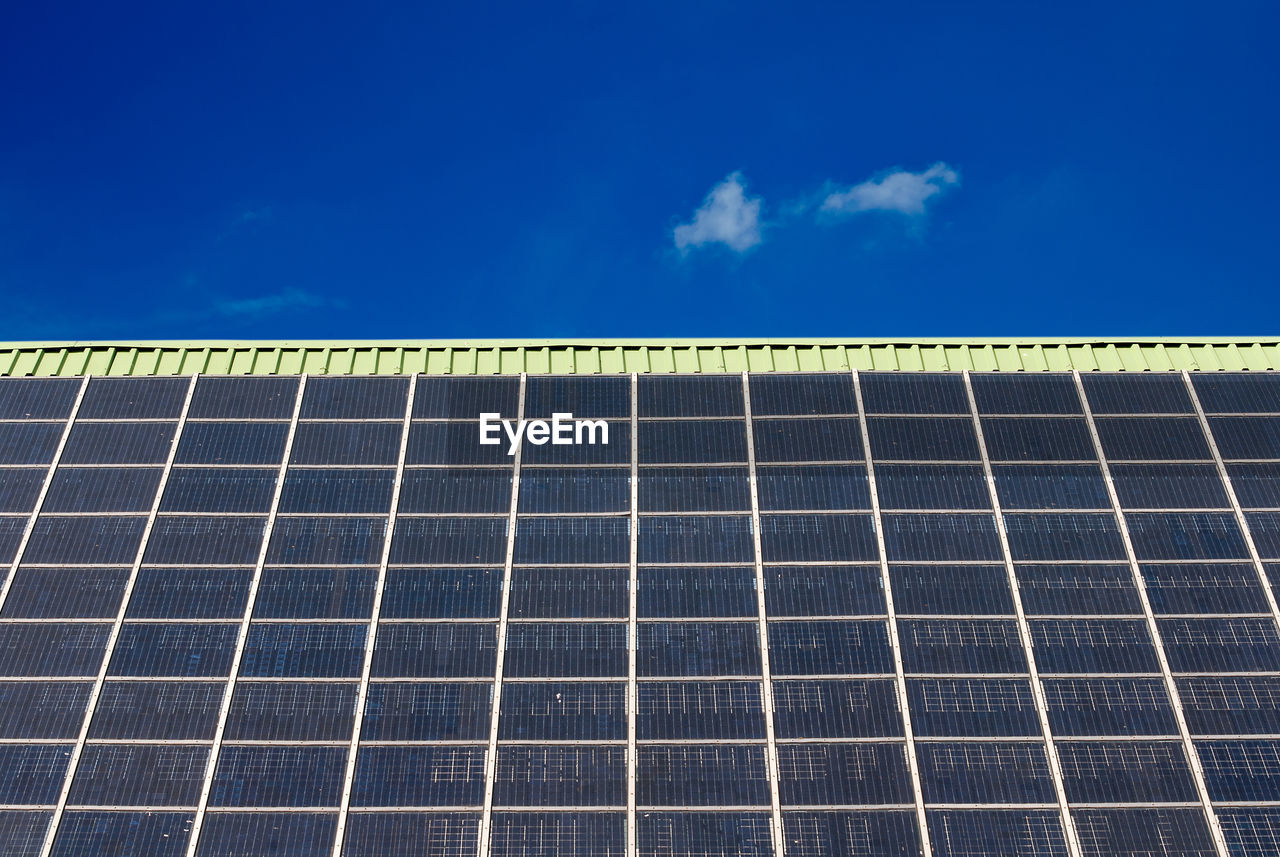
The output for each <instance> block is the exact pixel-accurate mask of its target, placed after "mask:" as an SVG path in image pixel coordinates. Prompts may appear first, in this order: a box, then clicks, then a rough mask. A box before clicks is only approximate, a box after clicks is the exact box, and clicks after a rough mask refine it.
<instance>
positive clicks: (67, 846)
mask: <svg viewBox="0 0 1280 857" xmlns="http://www.w3.org/2000/svg"><path fill="white" fill-rule="evenodd" d="M194 819H195V814H194V813H191V812H68V813H65V814H64V815H63V816H62V820H61V821H60V822H59V823H58V834H57V836H56V837H55V838H54V840H53V850H52V851H51V852H50V853H51V854H52V855H56V857H81V855H84V854H104V855H105V854H121V855H124V854H127V855H129V857H182V855H184V854H186V853H187V842H188V840H189V838H190V836H191V823H192V822H193V821H194ZM37 853H38V852H37ZM202 853H204V852H202Z"/></svg>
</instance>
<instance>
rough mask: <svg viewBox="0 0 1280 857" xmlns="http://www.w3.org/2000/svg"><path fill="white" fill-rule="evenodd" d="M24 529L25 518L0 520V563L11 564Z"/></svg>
mask: <svg viewBox="0 0 1280 857" xmlns="http://www.w3.org/2000/svg"><path fill="white" fill-rule="evenodd" d="M26 529H27V518H0V563H2V564H5V565H7V564H9V563H10V562H13V559H14V557H15V556H16V555H17V553H18V545H19V543H20V542H21V541H22V534H23V533H24V532H26Z"/></svg>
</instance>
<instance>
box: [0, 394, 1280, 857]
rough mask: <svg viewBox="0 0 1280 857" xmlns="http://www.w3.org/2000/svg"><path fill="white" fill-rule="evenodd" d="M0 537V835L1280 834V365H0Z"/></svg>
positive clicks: (527, 854)
mask: <svg viewBox="0 0 1280 857" xmlns="http://www.w3.org/2000/svg"><path fill="white" fill-rule="evenodd" d="M482 412H499V413H501V414H502V415H503V416H505V417H508V418H550V417H551V415H552V414H553V413H556V412H571V413H572V414H573V415H574V416H575V417H577V418H584V419H600V420H605V421H607V422H608V425H609V443H608V444H600V443H597V444H594V445H592V444H585V445H555V444H544V445H535V444H532V443H528V442H526V443H524V444H523V445H522V446H520V447H519V450H518V452H517V454H515V455H512V456H508V455H507V444H506V441H505V439H504V440H503V442H502V443H500V444H498V445H493V446H489V445H481V444H480V443H479V442H478V438H479V424H478V422H477V418H478V416H479V414H481V413H482ZM0 562H3V563H4V564H5V566H7V574H6V576H5V578H4V584H3V588H2V589H0V855H5V857H13V855H41V857H48V855H59V857H62V855H99V854H100V855H131V857H170V855H172V856H173V857H231V855H255V857H256V855H298V856H299V857H300V856H301V855H330V854H332V855H335V857H342V855H346V857H402V855H403V857H407V855H411V854H412V855H434V856H435V857H452V855H468V857H470V855H475V857H515V855H521V857H550V855H607V857H626V856H627V855H670V856H671V857H700V855H765V854H776V855H781V854H784V853H785V854H786V855H789V857H835V855H872V854H875V855H917V854H928V855H936V857H960V855H966V857H970V855H985V854H991V855H997V854H998V855H1011V854H1016V855H1037V857H1038V855H1071V857H1082V855H1104V854H1107V855H1110V854H1124V855H1165V854H1168V855H1201V854H1203V855H1217V857H1227V855H1228V854H1230V855H1274V854H1276V853H1280V633H1278V630H1280V629H1278V625H1277V622H1278V620H1280V609H1278V608H1277V603H1276V598H1275V594H1274V592H1273V586H1274V585H1275V581H1276V576H1277V574H1278V573H1280V376H1273V375H1260V374H1252V375H1251V374H1227V373H1223V374H1212V375H1209V374H1197V375H1191V374H1185V373H1184V374H1176V373H1169V374H1159V375H1121V374H1114V375H1108V374H1089V375H1084V376H1080V375H1073V374H1055V373H1037V374H982V373H973V374H964V373H947V374H925V373H921V374H905V373H902V374H898V373H862V374H861V375H858V374H856V373H849V374H821V373H815V374H755V375H750V376H746V375H744V376H734V375H723V376H640V377H636V376H601V377H581V376H575V377H551V376H528V377H514V376H512V377H457V378H442V377H429V376H418V377H360V378H355V377H300V376H294V377H214V376H201V377H172V378H92V379H83V380H82V379H4V380H0Z"/></svg>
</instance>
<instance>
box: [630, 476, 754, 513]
mask: <svg viewBox="0 0 1280 857" xmlns="http://www.w3.org/2000/svg"><path fill="white" fill-rule="evenodd" d="M638 506H639V509H640V510H641V511H645V512H734V511H746V510H748V509H750V508H751V489H750V482H749V480H748V478H747V468H745V467H645V468H642V469H641V470H640V485H639V498H638Z"/></svg>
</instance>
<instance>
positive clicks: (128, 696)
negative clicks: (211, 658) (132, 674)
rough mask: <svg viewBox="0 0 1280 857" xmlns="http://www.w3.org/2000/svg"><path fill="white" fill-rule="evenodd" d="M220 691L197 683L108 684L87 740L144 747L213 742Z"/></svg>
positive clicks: (216, 685) (222, 688)
mask: <svg viewBox="0 0 1280 857" xmlns="http://www.w3.org/2000/svg"><path fill="white" fill-rule="evenodd" d="M224 689H225V688H224V685H223V684H222V683H221V682H219V683H217V684H215V683H213V682H196V681H109V682H106V683H105V684H104V685H103V687H102V695H101V696H99V697H98V704H97V705H96V706H94V710H93V724H92V725H91V727H90V729H89V737H90V738H95V739H129V740H143V741H192V740H197V739H204V740H212V739H213V733H214V730H215V729H216V728H217V726H218V712H219V709H220V708H221V707H222V696H223V691H224Z"/></svg>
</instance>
